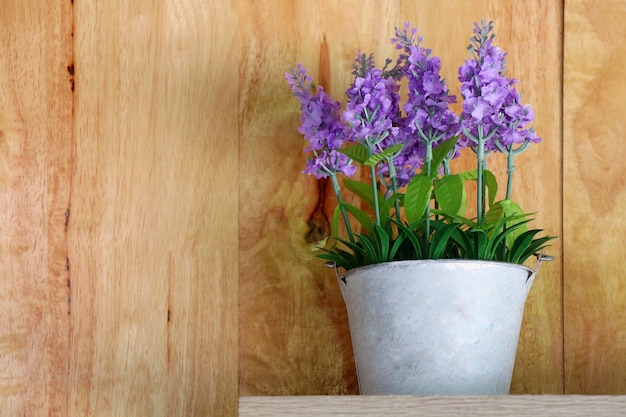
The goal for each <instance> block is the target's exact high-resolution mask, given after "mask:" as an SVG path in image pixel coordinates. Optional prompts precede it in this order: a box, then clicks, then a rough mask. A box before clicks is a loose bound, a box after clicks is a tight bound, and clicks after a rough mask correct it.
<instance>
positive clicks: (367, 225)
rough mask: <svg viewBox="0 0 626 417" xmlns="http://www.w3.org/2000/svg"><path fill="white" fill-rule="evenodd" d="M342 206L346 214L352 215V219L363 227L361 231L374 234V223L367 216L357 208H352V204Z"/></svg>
mask: <svg viewBox="0 0 626 417" xmlns="http://www.w3.org/2000/svg"><path fill="white" fill-rule="evenodd" d="M343 206H344V207H345V208H346V210H347V211H348V213H350V214H352V215H353V216H354V218H355V219H356V220H357V221H358V222H359V223H360V224H361V226H363V229H365V231H366V232H367V233H369V234H372V233H374V227H373V225H374V221H373V220H372V219H371V217H370V216H369V214H367V213H366V212H364V211H363V210H361V209H359V208H358V207H355V206H353V205H352V204H348V203H343Z"/></svg>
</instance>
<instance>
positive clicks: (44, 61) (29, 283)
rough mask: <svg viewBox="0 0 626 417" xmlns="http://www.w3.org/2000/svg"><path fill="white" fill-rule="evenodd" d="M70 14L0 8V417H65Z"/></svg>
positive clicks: (52, 8) (21, 6) (17, 5)
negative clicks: (2, 416) (0, 46)
mask: <svg viewBox="0 0 626 417" xmlns="http://www.w3.org/2000/svg"><path fill="white" fill-rule="evenodd" d="M71 24H72V19H71V9H70V3H69V2H67V1H61V0H54V1H46V2H40V1H8V2H7V1H4V2H3V3H2V7H0V43H1V44H2V48H0V410H1V411H0V414H2V415H6V416H17V415H20V416H21V415H28V416H44V415H45V416H48V415H65V414H66V411H67V407H66V400H67V399H66V394H67V391H66V390H65V387H66V386H67V382H68V374H67V371H66V370H67V358H68V326H67V323H68V302H67V297H68V288H67V279H68V272H67V270H66V258H67V243H66V230H65V212H66V210H67V208H68V204H69V189H70V175H71V172H70V166H71V165H70V164H71V154H72V129H71V126H72V91H71V75H70V74H69V72H68V66H70V65H71V59H72V58H71V52H72V48H71Z"/></svg>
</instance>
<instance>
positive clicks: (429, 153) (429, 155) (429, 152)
mask: <svg viewBox="0 0 626 417" xmlns="http://www.w3.org/2000/svg"><path fill="white" fill-rule="evenodd" d="M425 144H426V158H425V159H424V162H425V163H426V175H428V177H430V171H431V169H432V167H431V162H432V160H433V143H432V141H430V140H425ZM431 187H432V185H431ZM435 201H436V200H435ZM424 216H425V217H426V218H425V222H424V225H425V227H426V242H425V243H426V245H425V247H426V256H428V254H430V201H429V202H428V204H427V205H426V212H425V213H424Z"/></svg>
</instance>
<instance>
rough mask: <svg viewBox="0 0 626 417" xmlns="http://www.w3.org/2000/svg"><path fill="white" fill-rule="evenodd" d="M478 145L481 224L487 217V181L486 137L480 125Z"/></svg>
mask: <svg viewBox="0 0 626 417" xmlns="http://www.w3.org/2000/svg"><path fill="white" fill-rule="evenodd" d="M477 140H478V143H477V145H476V157H477V158H476V159H477V161H478V167H477V168H478V169H477V170H478V175H477V179H476V180H477V182H478V185H477V187H476V222H477V223H478V224H481V223H482V222H483V217H484V216H485V180H484V173H483V171H484V169H485V137H484V135H483V127H482V126H481V125H478V138H477Z"/></svg>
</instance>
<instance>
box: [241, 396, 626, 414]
mask: <svg viewBox="0 0 626 417" xmlns="http://www.w3.org/2000/svg"><path fill="white" fill-rule="evenodd" d="M409 415H410V416H417V415H427V416H434V417H437V416H461V415H462V416H532V417H539V416H542V417H543V416H565V415H566V416H568V417H571V416H618V415H619V416H623V415H626V396H585V395H502V396H446V397H441V396H433V397H430V396H428V397H422V396H289V397H241V398H240V399H239V416H240V417H253V416H254V417H265V416H267V417H269V416H271V417H291V416H299V417H300V416H316V417H319V416H333V417H337V416H344V417H347V416H355V417H356V416H359V417H361V416H377V417H384V416H409Z"/></svg>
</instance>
